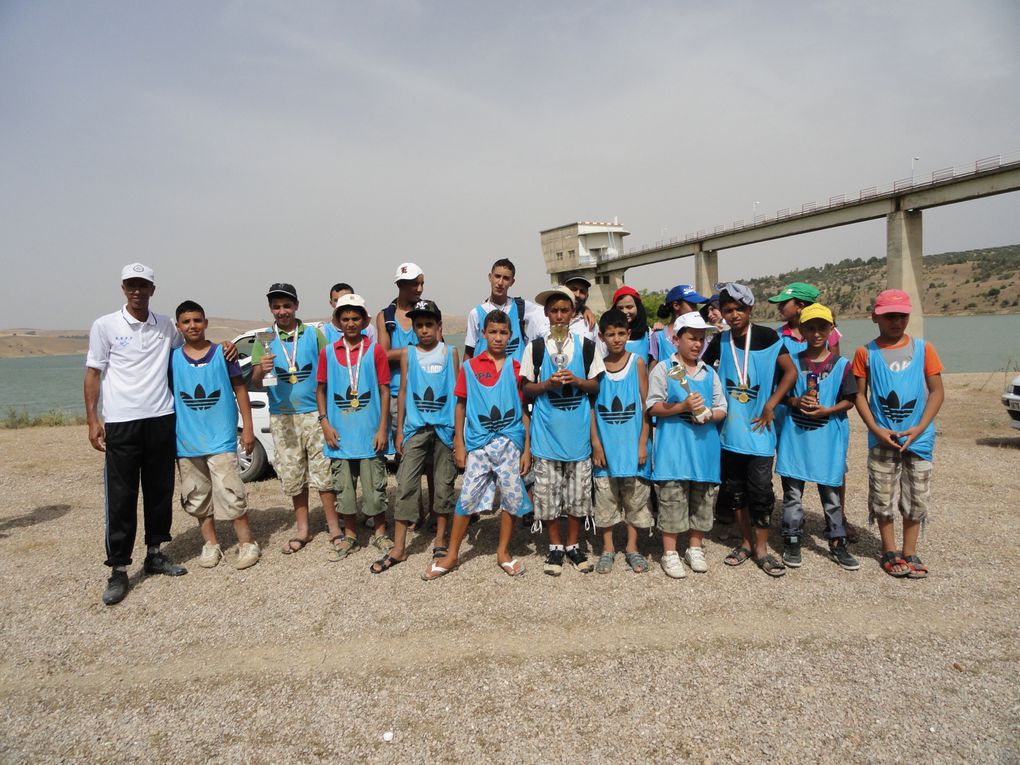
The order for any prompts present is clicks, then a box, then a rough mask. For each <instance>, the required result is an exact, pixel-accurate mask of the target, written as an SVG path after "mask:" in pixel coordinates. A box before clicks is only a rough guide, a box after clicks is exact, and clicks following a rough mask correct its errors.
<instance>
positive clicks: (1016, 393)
mask: <svg viewBox="0 0 1020 765" xmlns="http://www.w3.org/2000/svg"><path fill="white" fill-rule="evenodd" d="M1002 405H1003V406H1004V407H1006V412H1007V413H1008V414H1009V424H1010V425H1011V426H1012V427H1014V428H1016V429H1017V430H1020V375H1017V376H1016V377H1014V378H1013V381H1012V382H1011V383H1010V384H1009V385H1007V386H1006V390H1004V391H1003V392H1002Z"/></svg>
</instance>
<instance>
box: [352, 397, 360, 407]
mask: <svg viewBox="0 0 1020 765" xmlns="http://www.w3.org/2000/svg"><path fill="white" fill-rule="evenodd" d="M359 406H361V402H360V401H359V400H358V399H357V398H352V399H351V409H357V408H358V407H359Z"/></svg>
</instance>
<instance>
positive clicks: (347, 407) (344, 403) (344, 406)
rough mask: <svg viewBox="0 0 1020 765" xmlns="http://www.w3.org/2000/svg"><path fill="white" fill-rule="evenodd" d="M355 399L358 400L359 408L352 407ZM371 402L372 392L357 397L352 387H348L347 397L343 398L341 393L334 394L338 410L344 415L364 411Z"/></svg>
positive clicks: (334, 401)
mask: <svg viewBox="0 0 1020 765" xmlns="http://www.w3.org/2000/svg"><path fill="white" fill-rule="evenodd" d="M355 398H357V399H358V406H351V401H353V400H354V399H355ZM371 400H372V393H371V392H370V391H366V392H365V393H362V394H360V395H358V396H357V397H355V395H354V391H352V390H351V386H350V385H348V386H347V393H346V394H345V395H342V396H341V395H340V394H339V393H334V394H333V403H334V404H335V405H336V408H337V409H339V410H340V411H341V412H343V413H344V414H348V413H350V412H358V411H362V410H363V409H364V407H365V406H366V405H367V404H368V402H369V401H371Z"/></svg>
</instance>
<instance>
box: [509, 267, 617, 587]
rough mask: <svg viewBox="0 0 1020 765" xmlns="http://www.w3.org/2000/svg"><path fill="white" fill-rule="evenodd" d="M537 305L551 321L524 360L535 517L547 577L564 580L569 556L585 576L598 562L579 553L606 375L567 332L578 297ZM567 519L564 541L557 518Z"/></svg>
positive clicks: (547, 296)
mask: <svg viewBox="0 0 1020 765" xmlns="http://www.w3.org/2000/svg"><path fill="white" fill-rule="evenodd" d="M535 302H536V303H538V304H539V305H542V306H543V307H544V310H545V315H546V318H548V319H549V336H548V338H546V339H542V338H539V339H536V340H533V341H531V342H530V343H529V344H528V347H527V349H526V350H525V352H524V358H523V360H522V361H521V379H522V380H523V381H524V394H525V395H526V396H528V397H530V398H531V400H532V401H533V403H534V411H533V413H532V415H531V417H530V429H531V453H532V455H533V461H532V469H533V470H534V475H535V490H534V503H535V518H536V520H537V521H538V522H539V524H541V522H545V523H547V524H548V529H549V556H548V557H547V558H546V561H545V566H544V568H543V571H544V572H545V573H546V574H549V575H550V576H559V575H560V574H561V573H562V571H563V559H564V558H567V559H568V560H569V561H570V562H571V563H572V564H573V565H574V566H575V567H576V568H577V569H578V570H579V571H580V572H581V573H583V574H587V573H588V572H590V571H591V570H592V569H593V568H594V564H593V563H591V561H589V560H588V557H587V556H586V555H585V554H584V553H583V552H581V550H580V548H579V547H578V537H579V536H580V533H581V518H583V517H585V516H588V515H590V514H591V510H592V504H591V486H592V482H591V438H590V437H589V435H590V433H591V428H592V410H591V401H590V399H592V398H594V397H595V395H596V394H597V393H598V390H599V381H598V378H599V376H600V375H601V374H602V373H603V372H604V371H605V365H604V364H603V362H602V358H601V357H600V356H599V355H598V354H596V353H595V343H594V342H592V341H591V340H587V339H584V338H582V337H580V336H579V335H574V334H571V333H570V330H569V324H570V320H571V319H572V318H573V316H574V293H573V292H571V291H570V290H569V289H568V288H566V287H556V288H554V289H549V290H545V291H544V292H540V293H539V294H538V295H537V296H536V297H535ZM561 515H566V516H567V543H566V547H564V545H563V542H562V538H561V536H560V524H559V518H560V516H561Z"/></svg>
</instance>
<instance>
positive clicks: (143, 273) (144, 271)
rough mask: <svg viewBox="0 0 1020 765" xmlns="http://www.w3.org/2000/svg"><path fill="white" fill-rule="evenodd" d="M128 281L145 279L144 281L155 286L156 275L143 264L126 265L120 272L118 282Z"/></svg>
mask: <svg viewBox="0 0 1020 765" xmlns="http://www.w3.org/2000/svg"><path fill="white" fill-rule="evenodd" d="M128 279H145V281H147V282H150V283H151V284H155V283H156V274H155V272H153V270H152V269H151V268H149V267H148V266H147V265H145V264H143V263H128V264H127V265H126V266H124V268H122V269H121V271H120V280H121V281H122V282H126V281H127V280H128Z"/></svg>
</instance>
